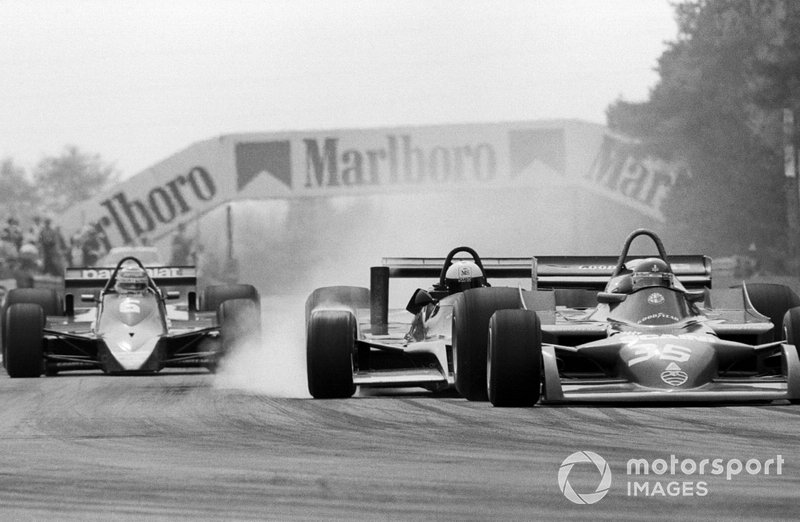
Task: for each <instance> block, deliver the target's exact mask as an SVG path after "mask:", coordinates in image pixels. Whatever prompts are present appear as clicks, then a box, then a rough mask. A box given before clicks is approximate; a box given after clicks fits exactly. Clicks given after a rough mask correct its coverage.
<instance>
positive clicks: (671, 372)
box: [661, 362, 689, 387]
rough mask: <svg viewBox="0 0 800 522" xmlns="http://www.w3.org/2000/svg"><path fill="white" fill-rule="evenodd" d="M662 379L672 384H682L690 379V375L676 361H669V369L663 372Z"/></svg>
mask: <svg viewBox="0 0 800 522" xmlns="http://www.w3.org/2000/svg"><path fill="white" fill-rule="evenodd" d="M661 380H662V381H664V382H665V383H667V384H669V385H670V386H675V387H677V386H681V385H682V384H685V383H686V381H688V380H689V375H688V374H687V373H686V372H685V371H683V370H681V367H680V366H678V365H677V364H675V363H674V362H671V363H669V365H668V366H667V369H666V370H664V371H663V372H661Z"/></svg>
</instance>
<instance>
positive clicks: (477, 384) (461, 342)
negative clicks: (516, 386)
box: [451, 288, 520, 401]
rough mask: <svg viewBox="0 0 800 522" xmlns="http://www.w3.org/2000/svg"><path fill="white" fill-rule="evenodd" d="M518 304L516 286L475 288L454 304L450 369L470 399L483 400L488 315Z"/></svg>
mask: <svg viewBox="0 0 800 522" xmlns="http://www.w3.org/2000/svg"><path fill="white" fill-rule="evenodd" d="M518 308H520V295H519V290H518V289H516V288H474V289H471V290H466V291H465V292H462V293H460V294H458V296H457V297H456V300H455V303H454V304H453V323H452V332H451V335H452V338H451V342H452V344H453V373H454V377H455V382H456V390H458V393H460V394H461V396H462V397H464V398H465V399H467V400H469V401H485V400H487V399H488V395H487V393H486V386H487V385H486V353H487V352H486V341H487V339H488V332H489V318H490V317H491V316H492V314H493V313H495V312H496V311H497V310H504V309H518Z"/></svg>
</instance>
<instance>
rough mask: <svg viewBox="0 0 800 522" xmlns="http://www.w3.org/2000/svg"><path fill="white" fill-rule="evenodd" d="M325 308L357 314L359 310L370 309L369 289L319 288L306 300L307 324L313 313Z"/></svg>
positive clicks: (351, 287)
mask: <svg viewBox="0 0 800 522" xmlns="http://www.w3.org/2000/svg"><path fill="white" fill-rule="evenodd" d="M320 306H324V307H325V308H348V309H350V310H352V311H353V313H355V311H356V310H357V309H358V308H369V289H368V288H363V287H360V286H325V287H322V288H317V289H316V290H314V291H313V292H311V295H309V296H308V299H306V322H308V320H309V317H310V315H311V312H312V311H314V310H316V309H317V308H319V307H320Z"/></svg>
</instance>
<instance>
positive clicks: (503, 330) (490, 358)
mask: <svg viewBox="0 0 800 522" xmlns="http://www.w3.org/2000/svg"><path fill="white" fill-rule="evenodd" d="M487 349H488V355H487V361H486V363H487V364H486V381H487V385H488V387H487V392H488V395H489V402H491V403H492V404H493V405H494V406H501V407H509V408H519V407H528V406H533V405H534V404H536V403H537V402H538V401H539V394H540V392H541V384H542V378H541V372H542V328H541V326H540V324H539V317H538V316H537V315H536V313H535V312H532V311H529V310H498V311H497V312H495V313H494V314H493V315H492V317H491V319H489V341H488V348H487Z"/></svg>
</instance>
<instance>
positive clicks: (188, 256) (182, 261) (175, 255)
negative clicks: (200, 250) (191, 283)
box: [169, 223, 194, 266]
mask: <svg viewBox="0 0 800 522" xmlns="http://www.w3.org/2000/svg"><path fill="white" fill-rule="evenodd" d="M193 261H194V241H192V239H191V238H189V237H188V236H187V235H186V224H185V223H181V224H180V225H178V231H177V232H176V233H175V235H174V236H173V237H172V258H171V259H170V261H169V264H170V265H173V266H186V265H191V264H193Z"/></svg>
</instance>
